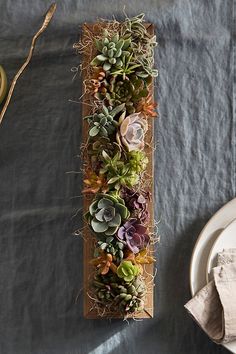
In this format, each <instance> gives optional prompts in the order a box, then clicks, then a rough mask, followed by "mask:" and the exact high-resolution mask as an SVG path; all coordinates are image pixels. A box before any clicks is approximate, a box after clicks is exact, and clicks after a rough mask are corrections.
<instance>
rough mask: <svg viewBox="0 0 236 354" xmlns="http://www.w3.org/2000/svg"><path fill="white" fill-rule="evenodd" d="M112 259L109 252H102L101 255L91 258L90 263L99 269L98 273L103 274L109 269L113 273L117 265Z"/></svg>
mask: <svg viewBox="0 0 236 354" xmlns="http://www.w3.org/2000/svg"><path fill="white" fill-rule="evenodd" d="M112 261H113V257H112V255H111V254H110V253H106V252H102V254H101V256H99V257H97V258H94V259H92V260H91V262H90V263H91V264H92V265H94V266H97V268H99V270H100V273H101V274H102V275H105V274H107V273H108V272H109V270H110V269H111V271H112V272H113V273H116V271H117V266H116V265H115V264H114V263H113V262H112Z"/></svg>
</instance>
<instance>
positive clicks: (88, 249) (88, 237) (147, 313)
mask: <svg viewBox="0 0 236 354" xmlns="http://www.w3.org/2000/svg"><path fill="white" fill-rule="evenodd" d="M145 26H146V28H147V29H148V32H149V33H150V34H153V33H154V26H153V25H152V24H149V23H146V24H145ZM88 31H89V32H92V33H94V34H95V33H96V31H97V25H96V24H84V25H83V37H84V38H85V35H86V33H87V32H88ZM94 52H96V48H88V51H87V53H86V54H85V55H84V57H83V64H85V65H86V64H87V63H90V61H91V60H92V59H93V57H94ZM83 66H84V65H83ZM86 79H88V77H86V70H84V71H83V80H86ZM152 92H153V87H152ZM89 104H91V97H90V96H89V94H88V93H86V92H83V109H82V112H83V117H85V116H87V115H88V114H90V107H91V106H90V105H89ZM81 122H82V124H83V143H86V141H87V138H88V123H87V122H86V121H84V120H82V119H81ZM148 123H149V129H148V132H147V133H146V143H147V144H146V147H145V150H144V151H145V152H146V153H147V156H148V158H149V163H148V166H147V169H146V172H147V173H148V175H150V177H151V180H154V175H153V135H154V129H153V125H154V124H153V123H154V119H153V118H150V119H148ZM149 190H150V192H151V194H152V197H151V198H152V199H151V201H150V203H149V211H150V215H151V217H150V224H149V230H150V232H152V231H153V230H154V207H153V200H154V190H153V184H151V185H150V189H149ZM92 199H93V196H91V197H90V196H88V195H86V196H84V199H83V213H85V212H87V210H88V207H89V205H90V204H91V201H92ZM83 239H84V246H83V254H84V258H83V259H84V261H83V279H84V280H83V288H84V317H85V318H88V319H99V318H100V319H101V318H122V316H121V314H120V313H114V312H111V313H107V312H106V313H105V314H104V315H103V316H102V317H101V316H100V315H99V314H98V312H97V310H96V309H93V301H92V300H91V299H90V298H89V296H88V292H89V289H90V281H91V279H92V277H93V274H94V266H92V265H91V264H90V263H89V262H90V260H91V259H92V258H94V257H93V253H94V240H95V238H94V235H93V234H92V232H91V230H90V229H89V227H88V225H87V224H86V222H84V230H83ZM151 251H152V246H151ZM153 272H154V265H153V264H148V265H144V274H143V276H144V277H145V282H146V285H147V289H148V292H147V295H146V301H145V308H144V310H143V311H141V312H138V313H136V314H135V315H132V316H130V317H135V318H152V317H153V290H154V289H153V288H154V281H153V277H152V275H153Z"/></svg>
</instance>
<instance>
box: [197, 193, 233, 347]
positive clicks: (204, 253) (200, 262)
mask: <svg viewBox="0 0 236 354" xmlns="http://www.w3.org/2000/svg"><path fill="white" fill-rule="evenodd" d="M235 218H236V198H234V199H233V200H231V201H230V202H229V203H227V204H226V205H224V206H223V207H222V208H221V209H220V210H218V211H217V213H215V215H214V216H213V217H212V218H211V219H210V220H209V221H208V223H207V224H206V226H205V227H204V228H203V230H202V232H201V233H200V235H199V237H198V239H197V242H196V244H195V247H194V249H193V254H192V259H191V265H190V289H191V293H192V296H194V295H195V294H196V293H197V292H198V291H199V290H200V289H202V287H203V286H205V285H206V283H207V280H206V268H207V260H208V257H209V253H210V250H211V248H212V246H213V244H214V242H215V240H216V239H217V237H218V236H219V234H220V233H221V232H222V231H223V229H224V228H225V227H226V226H227V225H228V224H229V223H230V222H231V221H233V220H234V219H235ZM225 347H226V348H227V349H229V350H230V351H231V352H232V353H234V354H236V342H232V343H229V344H226V345H225Z"/></svg>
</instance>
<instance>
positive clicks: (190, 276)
mask: <svg viewBox="0 0 236 354" xmlns="http://www.w3.org/2000/svg"><path fill="white" fill-rule="evenodd" d="M231 203H232V204H233V203H236V197H234V198H233V199H231V200H230V201H228V202H227V203H225V204H224V205H223V206H222V207H220V208H219V209H218V210H217V211H216V212H215V213H214V214H213V215H212V216H211V218H210V219H209V220H208V221H207V223H206V224H205V226H204V227H203V229H202V230H201V232H200V233H199V235H198V238H197V240H196V242H195V245H194V247H193V251H192V255H191V260H190V267H189V286H190V293H191V296H192V297H194V296H195V295H196V293H197V292H196V293H194V292H193V287H192V282H191V278H192V273H193V263H194V258H195V251H196V249H197V247H198V245H199V242H200V240H201V238H202V234H203V233H204V232H205V230H206V228H207V227H208V226H209V224H210V223H212V221H214V219H216V218H217V216H218V214H219V213H220V212H221V211H222V210H223V209H225V208H226V207H227V206H228V205H229V204H231ZM234 219H235V218H233V219H232V220H231V221H230V222H229V223H231V222H232V221H233V220H234ZM229 223H227V225H228V224H229ZM227 225H226V226H227ZM222 231H223V230H222ZM230 344H231V343H227V344H224V345H223V347H225V348H226V349H228V350H229V351H230V352H231V353H233V354H235V353H236V352H235V351H233V350H232V348H230V347H229V345H230Z"/></svg>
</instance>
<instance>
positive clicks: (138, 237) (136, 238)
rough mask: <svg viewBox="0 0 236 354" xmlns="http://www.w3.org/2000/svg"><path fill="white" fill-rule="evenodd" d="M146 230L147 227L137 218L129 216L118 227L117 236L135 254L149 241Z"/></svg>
mask: <svg viewBox="0 0 236 354" xmlns="http://www.w3.org/2000/svg"><path fill="white" fill-rule="evenodd" d="M146 232H147V228H146V227H145V226H144V225H142V224H141V223H140V221H139V220H138V219H135V218H131V219H129V220H128V221H126V222H125V224H124V225H122V226H121V227H120V228H119V230H118V233H117V238H118V240H119V241H121V242H124V243H125V245H126V246H127V247H128V248H129V249H130V250H131V251H132V252H133V253H135V254H136V253H139V251H140V250H142V249H144V248H146V247H147V245H148V243H149V242H150V237H149V235H148V234H147V233H146Z"/></svg>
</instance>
